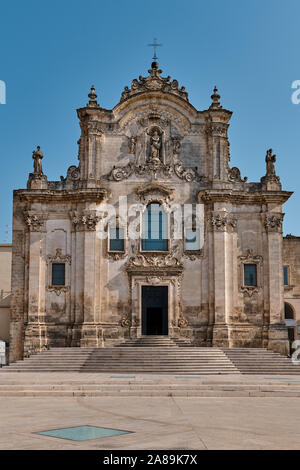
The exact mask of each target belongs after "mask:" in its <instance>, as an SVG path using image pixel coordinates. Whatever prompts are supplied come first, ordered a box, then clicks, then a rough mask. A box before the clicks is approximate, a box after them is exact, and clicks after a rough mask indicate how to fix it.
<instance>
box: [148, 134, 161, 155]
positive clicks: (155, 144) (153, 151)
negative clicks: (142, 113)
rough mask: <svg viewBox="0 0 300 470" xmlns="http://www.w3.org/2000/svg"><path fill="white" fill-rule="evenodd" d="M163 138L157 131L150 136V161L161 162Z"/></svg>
mask: <svg viewBox="0 0 300 470" xmlns="http://www.w3.org/2000/svg"><path fill="white" fill-rule="evenodd" d="M160 149H161V136H160V135H159V133H158V131H157V130H156V129H155V130H154V132H153V134H152V135H150V160H152V161H153V162H160Z"/></svg>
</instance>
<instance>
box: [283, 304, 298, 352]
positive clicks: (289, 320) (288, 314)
mask: <svg viewBox="0 0 300 470" xmlns="http://www.w3.org/2000/svg"><path fill="white" fill-rule="evenodd" d="M284 318H285V324H286V326H287V329H288V338H289V343H290V351H291V352H292V344H293V342H294V341H295V339H296V331H295V330H296V320H295V311H294V309H293V307H292V306H291V305H290V304H289V303H287V302H285V303H284Z"/></svg>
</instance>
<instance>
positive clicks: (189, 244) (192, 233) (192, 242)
mask: <svg viewBox="0 0 300 470" xmlns="http://www.w3.org/2000/svg"><path fill="white" fill-rule="evenodd" d="M184 245H185V251H200V231H199V230H198V229H195V230H194V229H192V228H187V229H185V238H184Z"/></svg>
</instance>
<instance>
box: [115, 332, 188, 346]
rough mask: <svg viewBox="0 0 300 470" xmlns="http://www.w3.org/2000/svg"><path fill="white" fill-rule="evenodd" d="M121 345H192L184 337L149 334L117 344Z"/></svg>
mask: <svg viewBox="0 0 300 470" xmlns="http://www.w3.org/2000/svg"><path fill="white" fill-rule="evenodd" d="M119 346H120V347H121V348H123V347H142V348H158V347H160V348H173V347H178V346H180V347H182V346H187V347H192V345H191V342H190V341H189V340H187V339H186V340H185V339H177V338H169V337H168V336H162V335H160V336H159V335H158V336H156V335H149V336H142V337H141V338H137V339H127V340H126V341H125V342H124V343H122V344H120V345H119Z"/></svg>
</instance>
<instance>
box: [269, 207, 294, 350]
mask: <svg viewBox="0 0 300 470" xmlns="http://www.w3.org/2000/svg"><path fill="white" fill-rule="evenodd" d="M283 216H284V214H282V213H268V214H266V218H265V228H266V231H267V246H268V268H269V269H268V291H269V296H268V303H269V312H270V317H269V344H268V348H269V349H273V350H275V351H278V352H280V353H281V354H287V353H288V352H289V346H288V336H287V328H286V326H285V322H284V286H283V265H282V243H283V242H282V221H283Z"/></svg>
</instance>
